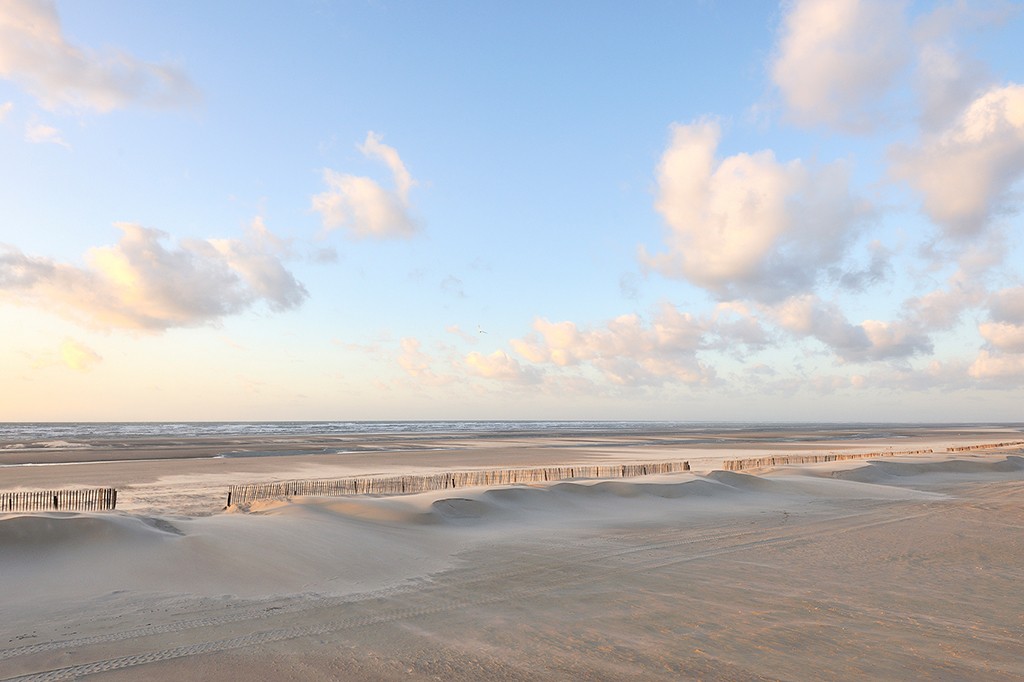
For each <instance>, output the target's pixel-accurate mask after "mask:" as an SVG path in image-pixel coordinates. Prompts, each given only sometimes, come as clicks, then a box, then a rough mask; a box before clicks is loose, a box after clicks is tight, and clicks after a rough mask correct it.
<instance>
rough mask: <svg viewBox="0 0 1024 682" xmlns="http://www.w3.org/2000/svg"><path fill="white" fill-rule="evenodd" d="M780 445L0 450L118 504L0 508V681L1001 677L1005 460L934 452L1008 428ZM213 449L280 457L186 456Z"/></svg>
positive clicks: (41, 476)
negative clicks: (417, 481) (661, 470)
mask: <svg viewBox="0 0 1024 682" xmlns="http://www.w3.org/2000/svg"><path fill="white" fill-rule="evenodd" d="M786 435H787V437H791V432H787V434H786ZM805 435H806V436H807V437H806V438H805V439H802V440H800V441H799V442H795V443H794V442H793V441H792V440H790V442H781V441H780V438H779V434H774V435H773V434H772V433H770V432H768V433H765V434H763V436H761V437H758V438H753V439H752V438H747V439H746V440H745V442H736V440H735V439H734V440H732V441H731V442H730V440H729V439H728V438H727V436H728V434H723V436H724V437H723V439H722V442H713V443H708V442H686V437H685V434H678V433H677V434H673V433H657V434H653V435H651V434H638V433H630V434H621V433H609V434H604V435H600V434H598V435H595V434H586V435H580V434H559V435H557V436H550V435H549V434H536V435H533V436H529V437H523V436H522V435H521V434H517V435H516V436H508V435H502V434H490V435H489V436H488V437H486V438H468V437H466V436H464V435H461V436H450V437H444V438H440V437H438V438H391V439H388V438H374V439H367V440H364V441H360V439H359V438H358V437H352V438H348V439H345V442H344V443H342V444H341V445H343V446H344V448H341V447H339V444H338V443H336V442H334V441H336V440H337V439H314V438H307V439H305V440H301V442H289V443H280V442H266V441H265V440H263V441H259V442H252V443H247V442H233V443H226V442H224V441H222V440H218V439H212V441H211V440H206V441H203V442H188V441H187V440H178V441H167V442H160V443H154V442H147V443H141V444H140V443H135V444H131V443H129V444H127V445H125V446H123V447H122V446H120V445H118V444H116V443H109V442H91V443H88V444H85V447H67V448H36V449H34V450H33V449H32V448H24V447H22V448H15V449H14V450H16V452H3V451H0V452H2V454H0V464H39V465H45V466H8V467H5V468H0V481H2V485H0V489H3V490H11V489H15V488H28V487H32V486H43V487H62V486H66V485H116V486H118V487H119V489H123V490H124V491H125V492H124V495H123V499H124V500H125V502H124V505H123V506H122V504H120V503H119V505H118V511H116V512H108V513H77V514H64V513H44V512H39V513H20V514H6V515H0V595H2V599H3V601H2V604H0V607H2V608H0V610H2V613H0V680H8V679H26V680H27V679H39V680H61V679H78V678H80V677H88V679H96V680H138V679H147V680H165V679H166V680H181V679H192V680H206V679H209V680H220V679H245V680H280V679H303V680H305V679H309V680H368V679H369V680H373V679H384V680H392V679H413V680H416V679H446V680H447V679H454V680H480V679H498V680H561V679H599V680H604V679H613V680H614V679H665V680H677V679H705V680H717V679H722V680H773V679H781V680H807V679H865V680H866V679H871V680H876V679H943V680H950V679H965V680H1019V679H1022V678H1024V615H1022V614H1024V596H1022V593H1021V590H1020V588H1019V586H1020V585H1021V584H1022V579H1024V559H1022V557H1024V506H1022V504H1021V500H1022V499H1024V450H1022V449H1021V448H1020V447H1016V448H1015V447H1004V448H997V449H985V450H975V451H970V452H961V453H949V452H946V451H945V449H946V448H947V447H949V446H963V445H968V444H979V443H986V442H990V443H994V442H1003V441H1007V440H1015V439H1016V440H1019V439H1020V437H1021V433H1020V431H1019V430H1013V429H996V428H986V429H977V430H974V431H971V432H965V431H964V430H963V429H961V430H958V431H955V432H951V431H945V430H936V429H926V428H916V429H910V428H909V427H908V429H906V430H905V432H900V433H899V434H897V435H896V436H895V437H894V436H893V434H892V433H889V434H887V435H886V436H885V437H880V438H873V439H851V440H849V441H845V442H842V443H840V442H838V441H835V440H831V439H829V438H827V437H825V436H826V435H827V434H821V433H818V434H815V433H808V434H805ZM235 440H236V441H238V440H239V439H235ZM243 440H244V439H243ZM693 440H696V439H693ZM700 440H702V441H706V440H708V439H707V438H703V439H700ZM327 441H332V442H327ZM79 445H82V444H79ZM923 445H928V446H930V447H932V448H933V449H934V450H936V451H935V452H933V453H931V454H928V455H917V456H912V457H909V456H908V457H877V458H868V459H865V460H860V461H846V462H837V463H828V464H813V465H800V466H781V467H774V468H771V469H764V470H759V471H756V472H754V474H756V475H753V474H751V473H747V472H743V473H738V472H726V471H716V470H715V469H716V466H715V464H716V463H721V461H722V460H723V459H726V458H733V457H745V456H760V455H763V454H765V453H787V452H794V453H807V452H834V451H837V448H838V450H841V451H843V452H863V453H869V452H872V451H884V450H886V449H889V450H906V449H911V448H916V447H918V446H923ZM225 446H230V448H232V449H234V450H241V449H246V448H253V449H260V448H262V450H261V452H270V453H275V452H276V453H278V454H276V455H275V454H270V455H265V456H259V457H234V458H220V459H210V458H209V457H210V455H214V454H218V453H220V452H224V451H225V449H224V448H225ZM285 446H287V447H285ZM324 449H345V450H346V453H338V454H323V450H324ZM285 450H287V453H288V454H281V453H283V452H285ZM312 452H319V453H320V454H312ZM296 453H306V454H296ZM8 457H11V458H12V459H13V458H17V460H18V461H11V459H5V458H8ZM33 457H34V458H35V460H33ZM680 457H682V458H685V459H689V460H690V461H692V462H696V463H698V464H699V466H696V467H695V469H694V471H693V472H691V473H686V474H672V475H665V476H651V477H643V478H636V479H623V480H614V481H581V482H561V483H556V484H552V485H537V486H515V487H506V488H496V489H484V488H473V489H465V490H458V491H438V492H433V493H424V494H419V495H410V496H402V497H389V498H375V497H350V498H313V497H305V498H294V499H291V500H287V501H285V500H276V501H267V502H259V503H255V504H254V505H253V506H252V508H251V509H249V510H248V511H247V512H241V511H238V510H228V511H224V510H223V509H222V507H223V499H222V496H223V492H224V489H225V488H226V486H227V485H228V484H229V483H240V482H254V481H258V480H282V479H288V478H303V477H328V476H347V475H365V474H368V473H369V474H377V473H379V474H387V473H396V472H410V471H431V470H436V469H438V468H471V467H473V466H497V465H501V466H541V465H552V464H570V463H582V462H609V461H615V462H628V461H652V460H657V459H679V458H680ZM83 459H84V460H87V461H88V462H89V463H86V462H83V461H79V462H78V463H65V462H72V461H75V460H83ZM120 499H122V498H119V500H120Z"/></svg>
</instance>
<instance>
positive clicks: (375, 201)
mask: <svg viewBox="0 0 1024 682" xmlns="http://www.w3.org/2000/svg"><path fill="white" fill-rule="evenodd" d="M358 147H359V150H360V151H361V152H362V153H363V154H364V155H365V156H366V157H367V158H373V159H378V160H381V161H383V162H384V163H385V164H386V165H387V166H388V168H389V169H390V170H391V175H392V179H393V181H394V183H395V189H393V190H390V189H385V188H384V187H382V186H381V185H380V184H378V183H377V181H376V180H373V179H372V178H368V177H364V176H357V175H348V174H343V173H338V172H337V171H334V170H331V169H330V168H325V169H324V182H325V183H326V184H327V186H328V189H327V191H326V192H322V193H320V194H317V195H315V196H314V197H313V202H312V207H313V210H314V211H316V212H318V213H319V214H320V217H321V220H322V222H323V226H324V229H325V230H334V229H338V228H345V229H346V230H347V231H348V233H349V234H350V235H351V236H353V237H373V238H394V237H398V238H407V237H411V236H413V235H414V234H415V233H416V232H417V229H418V227H417V224H416V221H415V220H413V218H412V215H411V213H410V204H409V190H410V189H411V188H412V187H413V186H414V185H415V184H416V181H415V180H413V179H412V176H411V175H410V174H409V171H408V170H407V169H406V167H405V164H404V163H402V159H401V158H400V157H399V156H398V152H397V151H396V150H395V149H394V148H393V147H389V146H388V145H386V144H383V143H381V137H380V135H378V134H376V133H374V132H372V131H371V132H369V133H367V135H366V141H365V142H363V144H361V145H359V146H358Z"/></svg>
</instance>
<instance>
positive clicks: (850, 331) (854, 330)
mask: <svg viewBox="0 0 1024 682" xmlns="http://www.w3.org/2000/svg"><path fill="white" fill-rule="evenodd" d="M773 312H774V314H775V318H776V322H777V323H778V324H779V326H780V327H782V328H783V329H786V330H787V331H789V332H791V333H793V334H796V335H798V336H809V337H813V338H815V339H817V340H819V341H820V342H822V343H823V344H825V345H826V346H827V347H828V348H829V349H830V350H831V351H832V352H833V353H835V354H836V356H838V357H839V358H840V359H842V360H843V361H846V362H868V361H874V360H891V359H897V358H907V357H910V356H913V355H917V354H923V353H930V352H931V350H932V344H931V341H930V340H929V339H928V337H927V335H925V334H923V333H921V332H920V331H918V330H917V329H916V328H915V326H914V325H912V324H910V323H908V322H906V321H902V320H900V321H894V322H883V321H880V320H864V321H863V322H861V323H860V324H851V323H850V322H849V321H847V319H846V316H845V315H844V314H843V312H842V311H841V310H840V309H839V306H837V305H836V304H834V303H829V302H825V301H822V300H820V299H819V298H818V297H817V296H813V295H804V296H795V297H793V298H790V299H788V300H786V301H785V302H783V303H782V304H780V305H778V306H776V307H775V308H774V310H773Z"/></svg>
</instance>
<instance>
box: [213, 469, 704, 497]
mask: <svg viewBox="0 0 1024 682" xmlns="http://www.w3.org/2000/svg"><path fill="white" fill-rule="evenodd" d="M689 470H690V463H689V462H647V463H642V464H599V465H598V464H595V465H588V464H581V465H575V466H556V467H533V468H521V469H474V470H468V471H447V472H441V473H435V474H409V475H405V476H358V477H350V478H340V479H322V480H300V481H278V482H274V483H252V484H248V485H233V486H230V488H229V489H228V501H227V505H228V506H229V507H230V506H231V505H232V504H236V505H237V504H247V503H249V502H253V501H256V500H268V499H274V498H285V497H295V496H302V495H311V496H331V497H336V496H344V495H407V494H411V493H422V492H428V491H432V490H453V489H455V488H471V487H478V486H491V485H515V484H522V483H545V482H550V481H567V480H571V479H587V478H632V477H635V476H649V475H652V474H671V473H677V472H681V471H689Z"/></svg>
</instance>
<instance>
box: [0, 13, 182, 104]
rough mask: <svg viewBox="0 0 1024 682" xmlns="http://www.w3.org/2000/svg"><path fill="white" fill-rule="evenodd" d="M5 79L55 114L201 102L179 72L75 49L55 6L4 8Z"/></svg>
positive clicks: (0, 67)
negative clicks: (63, 110)
mask: <svg viewBox="0 0 1024 682" xmlns="http://www.w3.org/2000/svg"><path fill="white" fill-rule="evenodd" d="M0 77H3V78H8V79H10V80H14V81H16V82H18V83H19V84H21V85H22V86H24V87H25V89H26V90H28V91H29V92H30V93H31V94H32V95H33V96H34V97H36V98H37V99H38V100H39V101H40V102H41V103H42V104H43V106H46V107H49V108H54V107H57V106H60V105H70V106H72V107H79V108H88V109H95V110H98V111H110V110H112V109H119V108H123V107H125V106H128V105H130V104H143V105H147V106H155V107H169V106H176V105H180V104H183V103H190V102H192V101H194V100H195V99H196V89H195V87H194V86H193V85H192V83H191V82H190V81H189V79H188V77H187V76H186V75H185V74H184V73H183V72H182V71H181V70H179V69H177V68H175V67H173V66H170V65H166V64H152V63H148V62H143V61H140V60H138V59H136V58H135V57H133V56H131V55H129V54H126V53H125V52H122V51H119V50H105V51H103V52H96V51H93V50H89V49H87V48H81V47H77V46H75V45H72V44H71V43H69V42H68V41H67V39H66V38H65V37H64V34H63V31H62V30H61V25H60V18H59V17H58V16H57V8H56V6H55V4H54V3H53V2H52V0H7V1H6V2H4V3H3V5H2V6H0Z"/></svg>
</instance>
